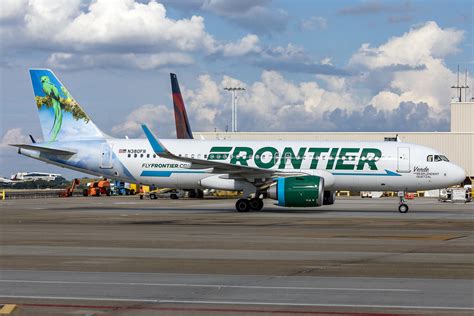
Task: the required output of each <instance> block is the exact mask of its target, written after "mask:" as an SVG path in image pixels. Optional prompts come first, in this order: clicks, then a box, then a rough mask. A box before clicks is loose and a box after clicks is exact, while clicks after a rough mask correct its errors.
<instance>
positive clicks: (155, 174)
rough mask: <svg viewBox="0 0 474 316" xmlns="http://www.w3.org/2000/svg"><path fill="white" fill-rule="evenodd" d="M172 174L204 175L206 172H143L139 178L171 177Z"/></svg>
mask: <svg viewBox="0 0 474 316" xmlns="http://www.w3.org/2000/svg"><path fill="white" fill-rule="evenodd" d="M173 173H206V171H194V170H193V171H190V170H176V171H154V170H143V171H142V173H141V174H140V176H141V177H171V175H172V174H173Z"/></svg>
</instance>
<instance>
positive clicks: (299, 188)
mask: <svg viewBox="0 0 474 316" xmlns="http://www.w3.org/2000/svg"><path fill="white" fill-rule="evenodd" d="M276 193H277V194H276V195H277V196H276V199H277V200H278V205H280V206H290V207H292V206H293V207H315V206H321V205H322V203H323V197H324V178H322V177H318V176H298V177H288V178H278V180H277V182H276ZM270 197H271V196H270Z"/></svg>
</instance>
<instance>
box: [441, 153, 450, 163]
mask: <svg viewBox="0 0 474 316" xmlns="http://www.w3.org/2000/svg"><path fill="white" fill-rule="evenodd" d="M440 157H441V159H443V160H444V161H448V162H449V159H448V158H447V157H446V156H442V155H440Z"/></svg>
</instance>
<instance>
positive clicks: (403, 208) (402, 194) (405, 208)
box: [398, 191, 408, 213]
mask: <svg viewBox="0 0 474 316" xmlns="http://www.w3.org/2000/svg"><path fill="white" fill-rule="evenodd" d="M398 197H399V198H400V205H398V211H399V212H400V213H406V212H408V205H407V204H406V201H405V191H399V192H398Z"/></svg>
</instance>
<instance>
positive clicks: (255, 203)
mask: <svg viewBox="0 0 474 316" xmlns="http://www.w3.org/2000/svg"><path fill="white" fill-rule="evenodd" d="M249 204H250V208H251V209H252V210H253V211H260V210H261V209H262V208H263V201H262V200H261V199H259V198H253V199H251V200H250V201H249Z"/></svg>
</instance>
